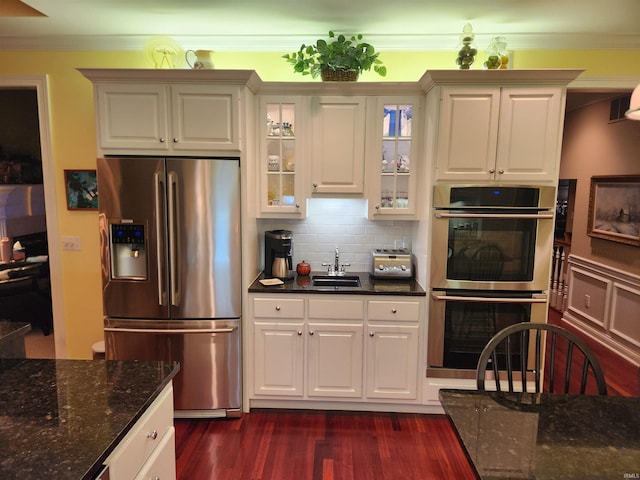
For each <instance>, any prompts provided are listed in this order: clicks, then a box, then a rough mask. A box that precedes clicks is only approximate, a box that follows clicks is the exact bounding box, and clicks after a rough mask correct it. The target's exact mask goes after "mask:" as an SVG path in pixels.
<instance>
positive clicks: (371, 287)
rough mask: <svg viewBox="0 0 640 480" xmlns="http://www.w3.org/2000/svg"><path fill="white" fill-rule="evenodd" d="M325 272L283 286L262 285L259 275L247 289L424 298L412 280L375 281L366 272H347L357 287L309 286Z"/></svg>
mask: <svg viewBox="0 0 640 480" xmlns="http://www.w3.org/2000/svg"><path fill="white" fill-rule="evenodd" d="M324 274H325V272H311V274H310V275H308V276H300V275H297V276H296V277H295V278H294V279H293V280H289V281H287V282H285V283H284V284H283V285H270V286H266V285H262V284H261V283H260V280H262V279H263V278H264V275H263V274H260V276H258V278H256V280H255V281H254V282H253V283H252V284H251V286H250V287H249V292H250V293H311V294H325V295H326V294H327V293H337V294H349V295H406V296H425V295H426V292H425V290H424V288H422V287H421V286H420V284H419V283H418V282H416V281H415V280H413V279H406V280H405V279H402V280H400V279H398V280H380V279H375V278H373V277H371V275H369V273H367V272H347V275H353V276H358V277H359V278H360V286H359V287H326V286H323V287H317V286H314V285H312V284H311V277H312V276H313V275H324Z"/></svg>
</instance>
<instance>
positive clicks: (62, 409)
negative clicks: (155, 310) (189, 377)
mask: <svg viewBox="0 0 640 480" xmlns="http://www.w3.org/2000/svg"><path fill="white" fill-rule="evenodd" d="M178 370H179V364H177V363H175V362H147V361H145V362H142V361H128V362H117V361H105V360H30V359H26V360H25V359H0V478H1V479H3V480H10V479H16V480H31V479H34V480H35V479H37V480H42V479H44V478H51V479H56V480H67V479H68V480H88V479H91V478H93V477H94V476H95V475H96V474H97V473H98V472H99V470H100V467H101V465H102V463H103V462H104V460H105V459H106V458H107V456H108V455H109V454H110V453H111V451H112V450H113V449H114V448H115V447H116V446H117V445H118V443H119V442H120V441H121V440H122V438H123V437H124V436H125V435H126V433H127V432H128V431H129V430H130V428H131V427H132V426H133V424H134V423H135V422H136V421H137V420H138V419H139V418H140V416H141V415H142V414H143V413H144V412H145V410H146V409H147V408H148V407H149V405H150V404H151V403H152V402H153V401H154V400H155V398H156V397H157V396H158V394H159V393H160V392H161V391H162V389H163V388H164V387H165V386H166V385H167V384H168V383H169V382H170V381H171V379H172V378H173V377H174V376H175V375H176V373H177V372H178Z"/></svg>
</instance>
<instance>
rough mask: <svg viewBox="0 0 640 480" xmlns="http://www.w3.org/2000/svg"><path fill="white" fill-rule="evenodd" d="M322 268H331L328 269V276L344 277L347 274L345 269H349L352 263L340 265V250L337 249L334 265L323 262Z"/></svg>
mask: <svg viewBox="0 0 640 480" xmlns="http://www.w3.org/2000/svg"><path fill="white" fill-rule="evenodd" d="M322 266H323V267H329V268H328V269H327V274H328V275H344V273H345V270H344V267H349V266H351V264H350V263H343V264H340V249H339V248H338V247H336V251H335V256H334V258H333V264H331V263H327V262H323V263H322Z"/></svg>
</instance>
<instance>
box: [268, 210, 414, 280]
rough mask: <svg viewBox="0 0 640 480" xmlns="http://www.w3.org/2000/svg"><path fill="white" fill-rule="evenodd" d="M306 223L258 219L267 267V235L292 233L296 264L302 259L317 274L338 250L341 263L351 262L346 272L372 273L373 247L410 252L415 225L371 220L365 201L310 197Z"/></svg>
mask: <svg viewBox="0 0 640 480" xmlns="http://www.w3.org/2000/svg"><path fill="white" fill-rule="evenodd" d="M307 202H308V203H307V218H306V219H304V220H288V219H259V220H258V230H259V232H260V235H261V238H260V248H261V252H260V256H261V258H262V265H263V266H264V232H265V231H268V230H279V229H283V230H290V231H291V232H293V264H294V267H295V265H296V264H297V263H298V262H301V261H302V260H305V261H307V262H308V263H309V264H311V269H312V270H314V271H320V270H325V269H326V268H327V267H323V266H322V263H323V262H325V263H332V262H333V260H334V252H335V248H336V247H338V248H339V249H340V263H342V264H344V263H350V264H351V265H350V266H348V267H346V270H347V272H349V271H352V272H371V250H373V249H374V248H400V247H406V248H408V249H411V235H412V229H413V222H411V221H407V220H376V221H373V220H368V219H367V218H366V217H367V201H366V200H364V199H336V198H311V199H309V200H307Z"/></svg>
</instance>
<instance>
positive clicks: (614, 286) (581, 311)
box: [563, 255, 640, 365]
mask: <svg viewBox="0 0 640 480" xmlns="http://www.w3.org/2000/svg"><path fill="white" fill-rule="evenodd" d="M567 274H568V278H567V283H568V286H569V293H568V304H567V310H565V311H564V312H563V320H564V321H566V322H568V323H570V324H571V325H573V326H575V327H576V328H578V329H580V330H581V331H583V332H584V333H585V334H587V335H589V336H590V337H592V338H594V339H595V340H597V341H599V342H600V343H602V344H604V345H606V346H607V347H609V348H611V349H612V350H613V351H614V352H616V353H618V354H619V355H622V356H623V357H624V358H626V359H628V360H629V361H631V362H632V363H634V364H635V365H640V277H638V276H637V275H632V274H630V273H628V272H624V271H622V270H618V269H615V268H611V267H609V266H607V265H603V264H601V263H597V262H593V261H591V260H588V259H585V258H582V257H577V256H575V255H570V256H569V264H568V272H567Z"/></svg>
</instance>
